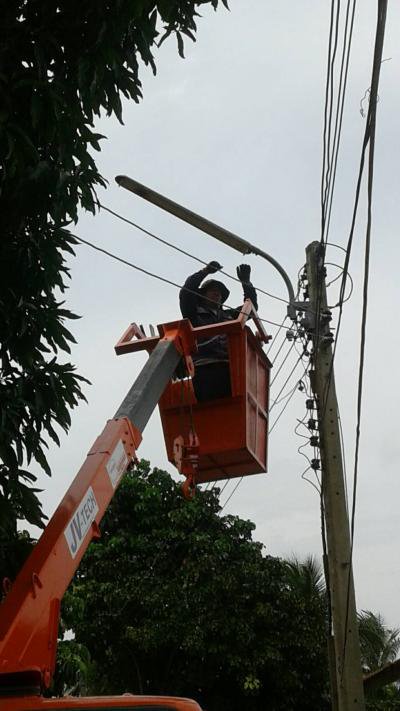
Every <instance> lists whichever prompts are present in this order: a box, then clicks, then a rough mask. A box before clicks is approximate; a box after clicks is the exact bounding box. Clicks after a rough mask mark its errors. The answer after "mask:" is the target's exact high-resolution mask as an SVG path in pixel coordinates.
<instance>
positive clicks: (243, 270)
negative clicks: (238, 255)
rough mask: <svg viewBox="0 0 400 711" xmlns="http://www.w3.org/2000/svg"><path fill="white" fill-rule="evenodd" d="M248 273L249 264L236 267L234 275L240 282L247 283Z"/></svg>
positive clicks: (249, 269) (249, 270)
mask: <svg viewBox="0 0 400 711" xmlns="http://www.w3.org/2000/svg"><path fill="white" fill-rule="evenodd" d="M250 272H251V267H250V264H239V266H238V267H236V274H237V275H238V279H240V281H244V282H249V281H250Z"/></svg>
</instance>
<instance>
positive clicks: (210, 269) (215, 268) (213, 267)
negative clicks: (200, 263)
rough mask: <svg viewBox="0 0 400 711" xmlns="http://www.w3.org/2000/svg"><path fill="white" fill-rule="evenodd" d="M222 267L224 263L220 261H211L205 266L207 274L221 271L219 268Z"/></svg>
mask: <svg viewBox="0 0 400 711" xmlns="http://www.w3.org/2000/svg"><path fill="white" fill-rule="evenodd" d="M220 269H222V264H220V263H219V262H209V263H208V264H207V266H206V267H204V271H205V272H206V273H207V274H215V272H219V270H220Z"/></svg>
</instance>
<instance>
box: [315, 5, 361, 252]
mask: <svg viewBox="0 0 400 711" xmlns="http://www.w3.org/2000/svg"><path fill="white" fill-rule="evenodd" d="M355 7H356V0H353V6H352V13H351V19H350V29H349V35H348V38H347V31H348V26H349V15H350V0H348V2H347V8H346V20H345V28H344V37H343V50H342V61H341V66H340V76H339V88H338V96H337V106H336V117H335V129H334V138H333V149H332V162H331V166H330V170H329V179H328V186H327V187H328V189H327V195H326V204H325V219H326V214H327V216H328V217H327V220H326V222H325V224H324V232H325V234H322V235H321V237H322V239H324V241H325V242H326V240H327V239H328V234H329V227H330V220H331V211H332V204H333V193H334V188H335V182H336V169H337V161H338V155H339V146H340V138H341V132H342V122H343V111H344V100H345V95H346V87H347V78H348V70H349V62H350V50H351V42H352V37H353V28H354V15H355Z"/></svg>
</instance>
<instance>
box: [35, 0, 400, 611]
mask: <svg viewBox="0 0 400 711" xmlns="http://www.w3.org/2000/svg"><path fill="white" fill-rule="evenodd" d="M376 5H377V2H376V0H364V1H363V2H362V3H359V4H358V9H357V12H356V19H355V30H354V43H353V49H352V54H351V62H350V73H349V85H348V93H347V99H346V107H345V114H344V122H343V134H342V147H341V152H340V156H339V168H338V175H337V183H336V185H337V188H336V193H335V198H334V210H333V219H332V226H331V232H330V240H331V241H332V242H335V243H338V244H342V245H343V244H345V243H346V241H347V236H348V231H349V227H350V221H351V213H352V207H353V201H354V192H355V183H356V176H357V171H358V164H359V158H360V150H361V143H362V137H363V133H364V128H365V120H364V119H363V118H362V116H361V115H360V100H361V98H362V97H363V95H364V93H365V91H366V89H367V88H368V87H369V85H370V73H371V65H372V55H373V42H374V32H375V21H376ZM329 13H330V3H329V2H328V0H325V2H321V0H301V1H300V0H298V1H297V2H289V1H288V0H286V1H282V2H280V3H276V2H272V1H271V0H251V2H249V0H231V12H227V11H226V10H224V9H223V8H222V7H221V9H220V10H219V11H218V12H217V13H214V12H212V11H208V10H207V9H206V8H205V9H204V10H203V11H202V15H203V17H202V18H199V22H198V34H197V40H198V41H197V43H196V44H195V45H193V44H192V43H190V41H188V42H187V44H186V59H185V60H182V59H180V58H179V57H178V55H177V50H176V46H175V42H174V41H173V40H170V41H169V42H167V43H166V44H165V45H163V46H162V48H161V49H160V51H159V52H157V56H156V62H157V66H158V73H157V76H156V77H153V76H152V74H151V73H150V72H148V71H147V70H143V72H142V79H143V84H144V100H143V102H142V103H141V104H140V105H139V106H137V105H136V104H134V103H133V102H132V103H131V104H128V103H125V105H124V121H125V125H124V126H120V125H119V124H118V122H117V121H115V120H114V119H108V118H104V119H103V120H101V121H99V124H98V126H97V128H98V130H99V131H100V132H101V133H104V134H106V135H107V137H108V140H107V141H103V144H102V145H103V150H102V153H101V154H100V155H96V159H97V162H98V166H99V168H100V171H101V173H102V174H103V175H104V176H105V177H106V178H107V179H108V180H109V188H108V189H107V190H106V191H101V192H100V193H99V197H100V200H101V201H102V202H103V203H104V204H106V205H108V206H109V207H111V208H113V209H114V210H116V211H118V212H120V213H122V214H123V215H125V216H127V217H129V218H131V219H133V220H135V221H137V222H138V223H139V224H142V225H143V226H144V227H146V228H147V229H149V230H152V231H154V232H155V233H156V234H159V235H160V236H162V237H164V238H165V239H168V240H170V241H172V242H174V243H175V244H177V245H179V246H181V247H183V248H185V249H188V250H189V251H190V252H192V253H193V254H194V255H196V256H199V257H200V258H202V259H205V260H211V259H217V260H219V261H220V262H221V263H222V264H224V266H225V269H226V270H227V271H229V272H231V273H232V272H234V269H235V267H236V265H237V264H238V263H239V262H240V261H242V259H241V257H240V255H239V254H238V253H236V252H234V251H232V250H230V249H229V248H228V247H225V246H224V245H221V244H220V243H218V242H216V241H215V240H213V239H212V238H211V237H208V236H205V235H203V234H201V233H200V232H198V231H197V230H195V229H194V228H191V227H188V226H187V225H185V224H184V223H180V222H179V221H178V220H176V219H175V218H173V217H171V216H168V215H167V214H164V213H162V212H161V211H159V210H158V209H157V208H155V207H152V206H151V205H148V204H146V203H144V202H142V201H141V200H140V199H139V198H136V197H134V196H133V195H131V194H130V193H127V192H126V191H124V190H122V189H120V188H118V187H117V185H116V184H115V182H114V177H115V175H118V174H121V173H122V174H126V175H130V176H131V177H133V178H136V179H137V180H139V181H141V182H143V183H144V184H147V185H149V186H150V187H153V188H154V189H155V190H158V191H159V192H161V193H164V194H166V195H167V196H169V197H171V198H172V199H174V200H176V201H178V202H180V203H182V204H183V205H186V206H187V207H189V208H191V209H192V210H194V211H196V212H199V213H201V214H203V215H204V216H206V217H208V218H209V219H211V220H213V221H215V222H217V223H219V224H221V225H224V226H225V227H227V228H228V229H230V230H232V231H233V232H236V233H237V234H239V235H241V236H242V237H244V238H245V239H247V240H249V241H250V242H253V243H256V244H257V245H259V246H260V247H261V248H263V249H265V250H266V251H268V252H269V253H271V254H272V255H273V256H274V257H275V258H276V259H277V260H278V261H280V262H281V264H282V265H283V266H284V267H285V269H286V270H287V271H288V273H289V274H290V276H291V278H292V280H293V281H294V282H295V280H296V276H297V272H298V270H299V268H300V267H301V266H302V265H303V263H304V259H305V247H306V245H307V244H308V243H309V242H311V241H313V240H316V239H319V237H320V233H319V226H320V204H319V190H320V176H321V164H322V125H323V106H324V88H325V72H326V53H327V41H328V30H329ZM399 20H400V5H399V4H398V3H395V2H392V3H389V13H388V19H387V31H386V41H385V49H384V57H385V58H389V57H390V61H387V62H385V63H384V64H383V65H382V72H381V84H380V91H379V96H380V102H379V107H378V122H377V140H376V163H375V166H376V168H375V185H374V202H373V236H372V254H371V286H370V301H369V314H368V327H367V355H366V371H365V389H364V401H363V419H362V437H361V457H360V469H359V490H358V500H357V513H356V538H355V549H354V564H355V584H356V596H357V603H358V607H359V608H361V609H371V610H373V611H379V612H381V613H382V614H383V615H384V616H385V618H386V620H387V621H388V623H389V624H391V625H397V624H400V610H399V609H398V599H399V584H400V563H399V552H398V547H399V546H398V533H399V513H398V509H399V500H400V496H399V495H400V477H399V467H398V461H399V455H400V438H399V424H398V411H399V408H398V397H399V378H398V353H399V330H398V326H397V318H398V301H399V299H398V297H399V286H398V284H399V273H398V269H399V266H398V265H399V257H400V253H399V252H400V249H399V240H398V231H399V218H398V193H399V178H398V165H399V158H400V155H399V154H400V151H399V130H398V125H399V118H398V117H399V110H400V100H399V91H398V87H399V41H398V39H399ZM365 220H366V199H365V186H364V192H363V198H362V201H361V205H360V211H359V220H358V226H357V231H356V235H355V248H354V254H353V257H352V260H351V265H350V272H351V274H352V276H353V279H354V285H355V288H354V293H353V296H352V299H351V300H350V302H348V303H347V304H346V307H345V312H344V322H343V328H342V331H341V335H340V346H339V349H338V353H337V358H336V378H337V390H338V398H339V404H340V410H341V414H342V420H343V427H344V434H345V445H346V461H347V467H348V477H349V480H350V481H351V479H352V467H353V453H354V432H355V413H356V403H355V396H356V383H357V371H358V351H359V326H360V303H361V300H360V294H361V288H362V257H363V254H362V247H363V243H364V237H365ZM76 232H77V234H78V235H80V236H81V237H83V238H85V239H88V240H91V241H93V242H96V243H97V244H98V245H100V246H103V247H104V248H106V249H109V250H111V251H113V252H115V253H117V254H118V255H120V256H122V257H124V258H125V259H128V260H130V261H132V262H134V263H137V264H138V265H140V266H142V267H144V268H146V269H149V270H150V271H154V272H156V273H159V274H160V275H163V276H165V277H167V278H170V279H172V280H174V281H177V282H178V283H182V282H183V281H184V279H185V278H186V276H187V275H188V274H189V273H191V272H193V271H196V270H197V268H198V266H197V264H196V262H194V261H192V260H190V259H188V258H186V257H183V256H180V255H178V254H176V253H174V252H172V251H171V250H169V249H168V248H167V247H164V246H163V245H160V244H158V243H156V242H154V241H152V240H149V239H148V238H146V237H144V236H143V235H142V234H141V233H140V232H137V231H135V230H134V229H132V228H130V227H129V226H127V225H124V224H122V223H121V222H119V221H117V220H115V218H113V217H111V216H109V215H107V214H106V213H105V212H102V213H100V214H99V215H97V216H96V217H92V216H90V215H86V214H82V216H81V219H80V220H79V224H78V225H77V228H76ZM342 260H343V253H342V252H340V251H339V250H337V249H334V248H331V249H330V250H329V252H328V261H332V262H337V263H342ZM246 261H248V262H249V263H251V265H252V267H253V281H254V283H255V284H256V285H259V286H261V287H262V288H264V289H266V290H268V291H271V292H273V293H275V294H278V295H280V296H283V297H285V296H286V292H285V286H284V284H283V282H282V280H281V278H280V277H279V275H277V274H276V273H275V272H274V270H273V269H272V268H271V267H270V266H269V265H268V264H266V263H265V262H263V261H262V260H260V259H259V258H257V257H249V258H246ZM71 267H72V283H71V288H70V290H69V292H68V295H67V304H68V306H69V307H70V308H71V309H72V310H73V311H75V312H76V313H79V314H81V315H82V319H81V320H80V321H78V322H73V323H72V329H73V332H74V334H75V336H76V338H77V341H78V345H77V346H76V347H75V348H74V350H73V362H74V363H75V364H76V365H77V367H78V372H80V373H81V374H83V375H86V376H87V377H89V378H90V380H91V381H92V386H91V387H87V388H86V394H87V397H88V401H89V403H88V405H85V404H82V405H81V406H80V407H79V408H78V410H76V411H74V413H73V426H72V429H71V432H70V434H69V435H68V437H65V436H64V437H63V438H62V447H61V449H60V450H58V449H56V448H53V449H51V453H50V462H51V465H52V468H53V477H52V479H51V480H47V478H44V477H43V478H41V483H42V484H43V485H45V486H46V491H45V493H44V494H43V501H44V507H45V510H46V511H47V513H49V514H50V513H52V511H53V510H54V508H55V506H56V504H57V503H58V500H59V499H60V498H61V496H62V494H63V493H64V491H65V490H66V488H67V485H68V484H69V483H70V481H71V480H72V478H73V476H74V475H75V473H76V471H77V470H78V469H79V466H80V465H81V463H82V461H83V459H84V457H85V455H86V452H87V451H88V449H89V447H90V445H91V443H92V441H93V440H94V439H95V437H96V436H97V434H98V433H99V432H100V431H101V430H102V428H103V425H104V423H105V420H106V419H107V418H109V417H111V416H112V415H113V414H114V412H115V410H116V408H117V406H118V405H119V403H120V401H121V400H122V398H123V396H124V394H125V392H126V391H127V389H128V388H129V386H130V385H131V383H132V382H133V380H134V378H135V377H136V375H137V373H138V372H139V370H140V368H141V366H142V365H143V363H144V361H145V356H144V355H142V354H140V355H134V354H132V355H129V356H124V357H120V358H117V357H116V356H115V355H114V351H113V346H114V344H115V342H116V341H117V340H118V338H119V336H120V335H121V333H122V332H123V331H124V329H125V328H126V326H127V325H128V324H129V323H130V322H131V321H138V322H139V323H143V324H148V323H153V324H157V323H162V322H165V321H168V320H172V319H174V318H176V316H177V314H178V306H177V297H178V293H177V291H176V290H174V288H173V287H170V286H167V285H164V284H161V283H160V282H156V281H154V280H151V279H149V278H148V277H146V276H144V275H142V274H139V273H138V272H135V271H133V270H131V269H129V268H128V267H124V266H123V265H121V264H118V263H116V262H113V261H111V260H110V259H108V258H106V257H105V256H103V255H101V254H98V253H95V252H93V251H92V250H90V249H89V248H88V247H85V246H81V247H79V248H78V250H77V257H76V259H75V260H73V262H72V264H71ZM337 273H338V270H337V269H335V268H333V267H330V268H329V271H328V277H333V276H336V274H337ZM228 286H229V288H231V293H232V299H231V301H233V303H236V302H237V303H240V299H241V293H240V287H239V285H235V284H234V282H230V283H229V284H228ZM336 297H337V290H335V287H334V286H332V288H331V289H330V297H329V298H330V303H335V301H336ZM259 311H260V314H261V316H263V317H265V318H268V319H271V320H272V321H278V322H280V321H281V320H282V318H283V316H284V313H285V306H284V304H282V303H280V302H278V301H273V300H271V299H268V298H267V297H265V296H263V295H260V308H259ZM335 315H336V316H337V311H336V312H335ZM333 325H335V323H334V324H333ZM271 332H272V333H274V332H275V330H274V328H273V327H271ZM278 343H279V344H280V338H279V342H278ZM285 348H286V347H285ZM285 352H286V350H285V349H283V351H282V352H281V355H282V354H284V353H285ZM295 357H297V356H294V355H293V357H292V358H290V359H288V361H287V364H286V366H285V367H284V368H283V369H282V372H281V373H280V375H279V377H278V378H277V381H276V389H275V385H274V389H275V393H276V392H277V391H278V390H279V389H280V387H281V386H282V384H283V382H284V380H285V378H286V377H287V375H288V374H289V372H290V369H291V367H292V365H293V363H294V359H295ZM279 362H280V359H278V360H277V365H279ZM299 375H300V373H299ZM294 382H295V381H294V379H292V381H291V384H292V383H293V384H294ZM272 396H273V393H272ZM304 412H305V408H304V395H303V394H302V393H300V392H298V393H296V395H295V397H294V398H293V399H292V401H291V403H290V406H289V407H288V408H287V410H286V411H285V413H284V415H283V416H282V418H281V419H280V421H279V424H278V425H277V426H276V428H275V429H274V431H273V433H272V435H271V439H270V455H269V473H268V474H267V475H259V476H256V477H249V478H247V479H245V480H244V481H243V482H242V484H241V486H240V487H239V489H238V490H237V492H236V493H235V495H234V496H233V497H232V499H231V500H230V502H229V504H228V506H227V507H226V509H225V510H224V513H225V512H229V513H234V514H238V515H239V516H241V517H244V518H249V519H251V520H252V521H254V522H255V523H256V525H257V528H256V532H255V538H256V539H258V540H261V541H263V542H264V543H265V545H266V550H267V551H268V553H269V554H271V555H281V556H291V555H292V554H295V555H296V556H299V557H302V556H305V555H307V554H309V553H314V554H316V555H317V556H320V553H321V541H320V521H319V499H318V495H317V494H316V492H315V490H314V489H313V488H312V487H311V486H310V485H309V484H308V483H306V482H304V481H303V480H302V479H301V473H302V472H303V470H304V468H305V466H306V465H305V459H304V458H303V457H302V456H301V455H299V454H298V452H297V448H298V447H299V445H300V444H302V443H303V442H304V441H305V440H301V439H300V438H298V437H296V435H295V434H294V427H295V425H296V419H297V418H301V417H303V415H304ZM275 413H279V407H276V408H275V410H274V414H275ZM271 417H272V416H271ZM309 449H310V448H309ZM310 452H311V449H310ZM139 454H140V455H141V456H142V457H145V458H147V459H149V460H150V461H151V463H152V464H153V465H156V466H159V467H162V468H165V469H168V471H171V472H172V471H173V468H172V467H171V466H170V465H168V463H167V460H166V456H165V452H164V448H163V438H162V432H161V427H160V423H159V416H158V412H157V413H155V415H154V416H153V418H152V420H151V422H150V423H149V425H148V427H147V429H146V431H145V436H144V440H143V443H142V445H141V448H140V450H139ZM234 485H235V482H231V483H230V484H229V485H228V486H227V487H226V489H225V491H224V493H223V495H222V497H221V500H222V502H224V501H225V500H226V498H227V497H228V496H229V494H230V493H231V491H232V489H233V487H234Z"/></svg>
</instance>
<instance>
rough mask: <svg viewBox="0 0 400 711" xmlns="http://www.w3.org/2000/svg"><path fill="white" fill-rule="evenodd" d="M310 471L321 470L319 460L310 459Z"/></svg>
mask: <svg viewBox="0 0 400 711" xmlns="http://www.w3.org/2000/svg"><path fill="white" fill-rule="evenodd" d="M310 466H311V469H314V471H315V472H316V471H318V469H321V462H320V460H319V459H312V460H311V464H310Z"/></svg>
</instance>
